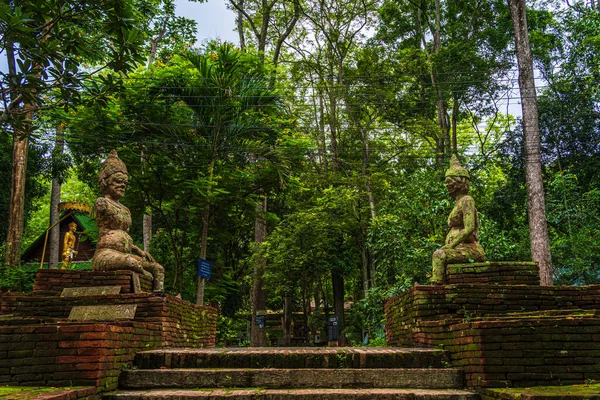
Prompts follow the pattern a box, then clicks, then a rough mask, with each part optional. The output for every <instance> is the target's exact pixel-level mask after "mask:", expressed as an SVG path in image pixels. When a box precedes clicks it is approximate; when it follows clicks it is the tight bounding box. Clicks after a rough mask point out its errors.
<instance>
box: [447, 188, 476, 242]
mask: <svg viewBox="0 0 600 400" xmlns="http://www.w3.org/2000/svg"><path fill="white" fill-rule="evenodd" d="M461 201H462V212H463V227H464V228H463V230H462V231H461V233H460V235H459V236H457V237H456V239H454V241H453V242H452V243H450V244H449V245H448V248H450V249H454V248H456V246H458V245H459V244H461V243H462V242H463V241H464V240H465V239H466V238H468V237H469V236H470V235H471V234H472V233H473V231H475V220H476V218H477V209H476V208H475V200H473V198H472V197H470V196H468V197H465V198H463V199H462V200H461Z"/></svg>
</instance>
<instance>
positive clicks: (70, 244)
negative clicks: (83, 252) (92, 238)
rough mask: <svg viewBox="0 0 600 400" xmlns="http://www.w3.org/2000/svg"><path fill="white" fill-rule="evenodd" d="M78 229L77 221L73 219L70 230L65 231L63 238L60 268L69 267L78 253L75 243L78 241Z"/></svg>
mask: <svg viewBox="0 0 600 400" xmlns="http://www.w3.org/2000/svg"><path fill="white" fill-rule="evenodd" d="M76 230H77V224H76V223H75V221H72V222H71V223H70V224H69V231H68V232H67V233H65V237H64V239H63V252H62V265H61V267H60V269H67V268H69V267H70V266H71V262H72V261H73V257H74V256H75V255H76V254H77V251H76V250H75V245H76V243H77V237H76V236H75V231H76Z"/></svg>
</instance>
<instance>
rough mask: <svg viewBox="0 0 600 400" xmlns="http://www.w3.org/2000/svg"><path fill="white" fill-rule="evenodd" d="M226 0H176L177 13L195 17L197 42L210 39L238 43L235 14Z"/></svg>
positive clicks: (191, 17) (200, 42)
mask: <svg viewBox="0 0 600 400" xmlns="http://www.w3.org/2000/svg"><path fill="white" fill-rule="evenodd" d="M225 1H226V0H208V1H207V2H206V3H195V2H192V1H189V0H176V1H175V5H176V8H175V13H176V14H177V15H179V16H182V17H186V18H190V19H194V20H196V22H197V26H196V28H197V29H198V34H197V42H196V44H197V45H199V44H202V43H203V42H205V41H207V40H210V39H218V38H219V39H222V40H224V41H228V42H233V43H236V44H237V43H238V42H239V39H238V34H237V32H235V31H234V29H235V14H234V13H233V11H231V10H228V9H227V7H226V6H225Z"/></svg>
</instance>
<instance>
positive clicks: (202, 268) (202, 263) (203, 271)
mask: <svg viewBox="0 0 600 400" xmlns="http://www.w3.org/2000/svg"><path fill="white" fill-rule="evenodd" d="M212 264H213V263H212V262H210V261H208V260H204V259H202V258H199V259H198V276H199V277H201V278H206V279H210V271H211V269H212Z"/></svg>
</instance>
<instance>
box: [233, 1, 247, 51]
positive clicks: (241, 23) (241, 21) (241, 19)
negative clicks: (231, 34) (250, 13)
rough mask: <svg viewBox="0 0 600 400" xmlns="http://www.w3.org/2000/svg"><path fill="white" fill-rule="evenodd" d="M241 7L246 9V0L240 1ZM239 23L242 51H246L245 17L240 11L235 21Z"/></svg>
mask: <svg viewBox="0 0 600 400" xmlns="http://www.w3.org/2000/svg"><path fill="white" fill-rule="evenodd" d="M239 4H240V7H241V8H242V9H243V8H244V0H240V2H239ZM235 21H236V23H237V30H238V36H239V38H240V50H242V51H246V36H245V35H244V15H243V14H242V12H241V11H240V10H238V12H237V17H236V19H235Z"/></svg>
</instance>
